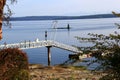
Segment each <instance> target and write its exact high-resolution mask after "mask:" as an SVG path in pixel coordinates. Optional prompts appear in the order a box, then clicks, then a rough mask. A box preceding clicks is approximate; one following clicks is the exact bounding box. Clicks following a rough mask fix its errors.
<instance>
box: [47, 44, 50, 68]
mask: <svg viewBox="0 0 120 80" xmlns="http://www.w3.org/2000/svg"><path fill="white" fill-rule="evenodd" d="M50 48H51V46H47V51H48V66H50V63H51V52H50Z"/></svg>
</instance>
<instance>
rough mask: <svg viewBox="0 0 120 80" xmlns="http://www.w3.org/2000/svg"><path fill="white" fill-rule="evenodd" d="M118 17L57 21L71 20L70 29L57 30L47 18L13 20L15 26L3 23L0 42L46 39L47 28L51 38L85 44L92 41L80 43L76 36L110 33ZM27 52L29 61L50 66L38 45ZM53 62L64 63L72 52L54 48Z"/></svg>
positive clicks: (71, 43) (72, 43) (69, 42)
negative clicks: (42, 19)
mask: <svg viewBox="0 0 120 80" xmlns="http://www.w3.org/2000/svg"><path fill="white" fill-rule="evenodd" d="M119 22H120V19H119V18H106V19H104V18H103V19H79V20H58V23H57V26H56V27H67V24H68V23H69V25H70V27H71V29H70V30H69V31H68V30H67V29H61V30H60V29H59V30H57V32H56V31H55V30H54V29H52V28H53V20H45V21H14V22H12V28H11V29H10V28H7V27H4V26H3V39H2V40H1V41H0V44H3V43H4V42H6V43H17V42H23V41H25V40H26V41H29V40H31V41H33V40H35V39H36V38H39V40H44V39H45V37H44V36H45V31H48V39H52V40H56V41H59V42H62V43H65V44H69V45H77V46H86V45H89V44H85V43H80V42H79V41H77V40H76V39H75V38H74V36H81V37H87V34H88V33H98V34H100V33H102V34H106V35H107V34H109V33H113V32H114V31H117V27H116V26H115V25H114V23H119ZM24 51H25V52H26V53H27V54H28V58H29V62H30V63H40V64H44V65H47V49H46V48H45V47H43V48H36V49H28V50H24ZM51 53H52V61H51V64H52V65H55V64H61V63H64V62H65V61H67V60H68V54H71V53H72V52H69V51H66V50H62V49H58V48H51Z"/></svg>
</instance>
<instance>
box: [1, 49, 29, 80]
mask: <svg viewBox="0 0 120 80" xmlns="http://www.w3.org/2000/svg"><path fill="white" fill-rule="evenodd" d="M21 77H22V78H21ZM0 80H29V68H28V58H27V55H26V53H25V52H23V51H21V50H19V49H18V48H7V49H2V50H0Z"/></svg>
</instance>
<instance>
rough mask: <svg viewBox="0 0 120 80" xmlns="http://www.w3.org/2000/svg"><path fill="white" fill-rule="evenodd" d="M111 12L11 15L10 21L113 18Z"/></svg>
mask: <svg viewBox="0 0 120 80" xmlns="http://www.w3.org/2000/svg"><path fill="white" fill-rule="evenodd" d="M114 17H116V16H115V15H113V14H97V15H86V16H26V17H11V19H10V20H11V21H31V20H69V19H95V18H114Z"/></svg>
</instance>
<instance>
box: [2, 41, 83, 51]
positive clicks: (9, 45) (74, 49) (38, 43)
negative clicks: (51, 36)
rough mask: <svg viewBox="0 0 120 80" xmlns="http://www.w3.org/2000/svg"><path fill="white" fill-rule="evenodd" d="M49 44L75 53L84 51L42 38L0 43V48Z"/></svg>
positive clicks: (24, 47)
mask: <svg viewBox="0 0 120 80" xmlns="http://www.w3.org/2000/svg"><path fill="white" fill-rule="evenodd" d="M47 46H51V47H58V48H61V49H65V50H68V51H72V52H75V53H82V51H80V50H79V49H78V48H76V47H73V46H70V45H66V44H63V43H59V42H56V41H52V40H42V41H32V42H30V41H27V42H26V41H25V42H21V43H14V44H4V45H0V49H3V48H15V47H18V48H20V49H30V48H40V47H47Z"/></svg>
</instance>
